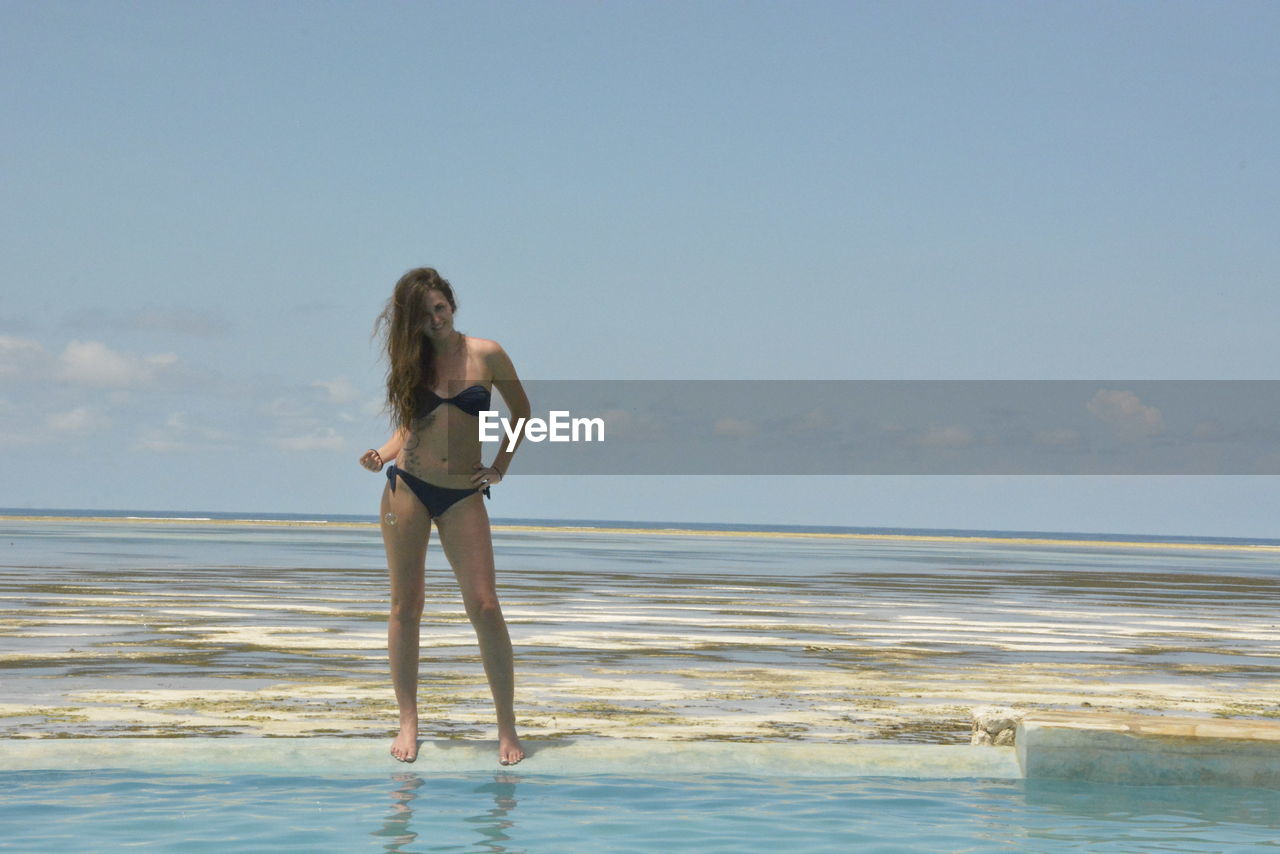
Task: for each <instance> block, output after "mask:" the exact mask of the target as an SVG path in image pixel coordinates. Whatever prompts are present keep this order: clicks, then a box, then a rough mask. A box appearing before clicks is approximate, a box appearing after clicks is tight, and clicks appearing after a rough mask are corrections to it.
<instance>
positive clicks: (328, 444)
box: [269, 427, 350, 451]
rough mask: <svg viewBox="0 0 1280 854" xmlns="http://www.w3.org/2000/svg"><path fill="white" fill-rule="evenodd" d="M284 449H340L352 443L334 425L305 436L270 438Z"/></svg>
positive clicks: (275, 444)
mask: <svg viewBox="0 0 1280 854" xmlns="http://www.w3.org/2000/svg"><path fill="white" fill-rule="evenodd" d="M269 441H270V442H271V444H272V445H274V446H275V447H277V448H279V449H280V450H282V451H340V450H342V449H343V448H345V447H347V446H348V445H349V444H350V443H348V442H347V440H346V439H343V438H342V437H341V436H339V435H338V433H337V431H335V430H334V429H333V428H332V427H326V428H324V429H323V430H320V431H318V432H314V433H312V434H310V435H303V436H282V437H278V438H275V439H271V440H269Z"/></svg>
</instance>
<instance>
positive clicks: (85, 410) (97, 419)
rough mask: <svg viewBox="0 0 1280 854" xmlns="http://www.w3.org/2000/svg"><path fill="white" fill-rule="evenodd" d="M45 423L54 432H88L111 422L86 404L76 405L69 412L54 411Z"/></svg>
mask: <svg viewBox="0 0 1280 854" xmlns="http://www.w3.org/2000/svg"><path fill="white" fill-rule="evenodd" d="M45 423H47V424H48V425H49V429H50V430H53V431H54V432H56V433H88V432H89V431H91V430H95V429H102V428H105V427H107V426H108V425H109V424H110V423H111V422H110V421H109V420H108V419H107V418H106V416H103V415H99V414H97V413H96V412H94V411H93V410H92V409H90V408H89V407H87V406H77V407H76V408H75V409H72V410H70V411H69V412H55V413H53V414H51V415H49V417H48V418H47V419H45Z"/></svg>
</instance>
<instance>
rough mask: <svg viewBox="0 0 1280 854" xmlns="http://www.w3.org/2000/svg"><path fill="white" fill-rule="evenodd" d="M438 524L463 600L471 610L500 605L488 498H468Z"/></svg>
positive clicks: (443, 516)
mask: <svg viewBox="0 0 1280 854" xmlns="http://www.w3.org/2000/svg"><path fill="white" fill-rule="evenodd" d="M435 521H436V530H438V531H439V532H440V547H441V548H443V549H444V555H445V557H446V558H448V560H449V565H450V566H451V567H453V574H454V576H455V577H456V578H457V579H458V587H459V589H460V590H461V591H462V601H463V602H464V603H466V604H467V605H468V607H472V606H485V605H493V604H496V603H497V590H496V584H495V580H494V567H493V538H492V535H491V534H490V531H489V512H488V510H487V509H486V508H485V506H484V499H483V498H482V497H481V496H480V495H479V493H477V494H476V495H474V496H470V497H468V498H464V499H462V500H461V501H459V502H458V503H457V504H455V505H453V506H452V507H450V508H449V509H448V510H447V511H445V512H444V513H443V514H442V515H441V516H440V517H439V518H437V519H436V520H435Z"/></svg>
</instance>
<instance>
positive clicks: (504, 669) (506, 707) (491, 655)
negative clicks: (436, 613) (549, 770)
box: [436, 495, 524, 765]
mask: <svg viewBox="0 0 1280 854" xmlns="http://www.w3.org/2000/svg"><path fill="white" fill-rule="evenodd" d="M436 529H437V530H439V532H440V545H441V547H442V548H443V549H444V554H445V557H446V558H448V559H449V565H450V566H452V567H453V574H454V576H455V577H456V578H457V579H458V587H459V588H460V589H461V590H462V602H463V605H465V606H466V609H467V616H468V617H470V618H471V625H472V626H473V627H474V628H475V630H476V639H477V640H479V642H480V657H481V659H482V660H483V661H484V673H485V676H487V677H488V678H489V690H490V691H491V692H492V693H493V705H494V707H495V708H496V709H497V712H498V760H499V761H500V762H501V763H502V764H503V765H514V764H516V763H517V762H519V761H520V760H521V759H523V758H524V748H522V747H521V746H520V737H519V736H518V735H516V716H515V711H514V708H513V705H514V701H515V674H514V665H513V664H512V655H511V636H510V635H509V634H507V622H506V620H504V619H503V618H502V607H501V606H500V605H499V604H498V592H497V588H496V584H495V580H494V568H493V540H492V538H491V536H490V533H489V513H488V511H487V510H486V509H485V506H484V500H483V499H482V498H480V497H479V495H477V496H475V497H470V498H464V499H462V500H461V501H459V502H458V503H457V504H455V505H453V506H452V507H450V508H449V509H448V510H447V511H446V512H445V513H443V514H442V515H441V516H440V518H438V519H436Z"/></svg>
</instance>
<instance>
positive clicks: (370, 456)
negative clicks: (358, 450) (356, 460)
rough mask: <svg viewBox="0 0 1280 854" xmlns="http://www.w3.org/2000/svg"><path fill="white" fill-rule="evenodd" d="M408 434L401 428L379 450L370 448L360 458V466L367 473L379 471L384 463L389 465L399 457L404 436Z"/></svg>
mask: <svg viewBox="0 0 1280 854" xmlns="http://www.w3.org/2000/svg"><path fill="white" fill-rule="evenodd" d="M407 433H408V431H407V430H405V429H404V428H403V427H401V428H400V429H399V430H397V431H396V432H394V433H392V434H391V438H390V439H388V440H387V443H386V444H385V445H383V446H382V447H381V448H378V449H377V450H374V449H373V448H370V449H369V450H367V451H365V452H364V453H363V454H361V456H360V465H362V466H364V467H365V468H367V469H368V470H369V471H381V470H382V466H383V465H384V464H385V463H389V462H391V461H392V460H394V459H395V458H396V457H398V456H399V455H400V451H401V449H402V448H404V439H405V435H406V434H407Z"/></svg>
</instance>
